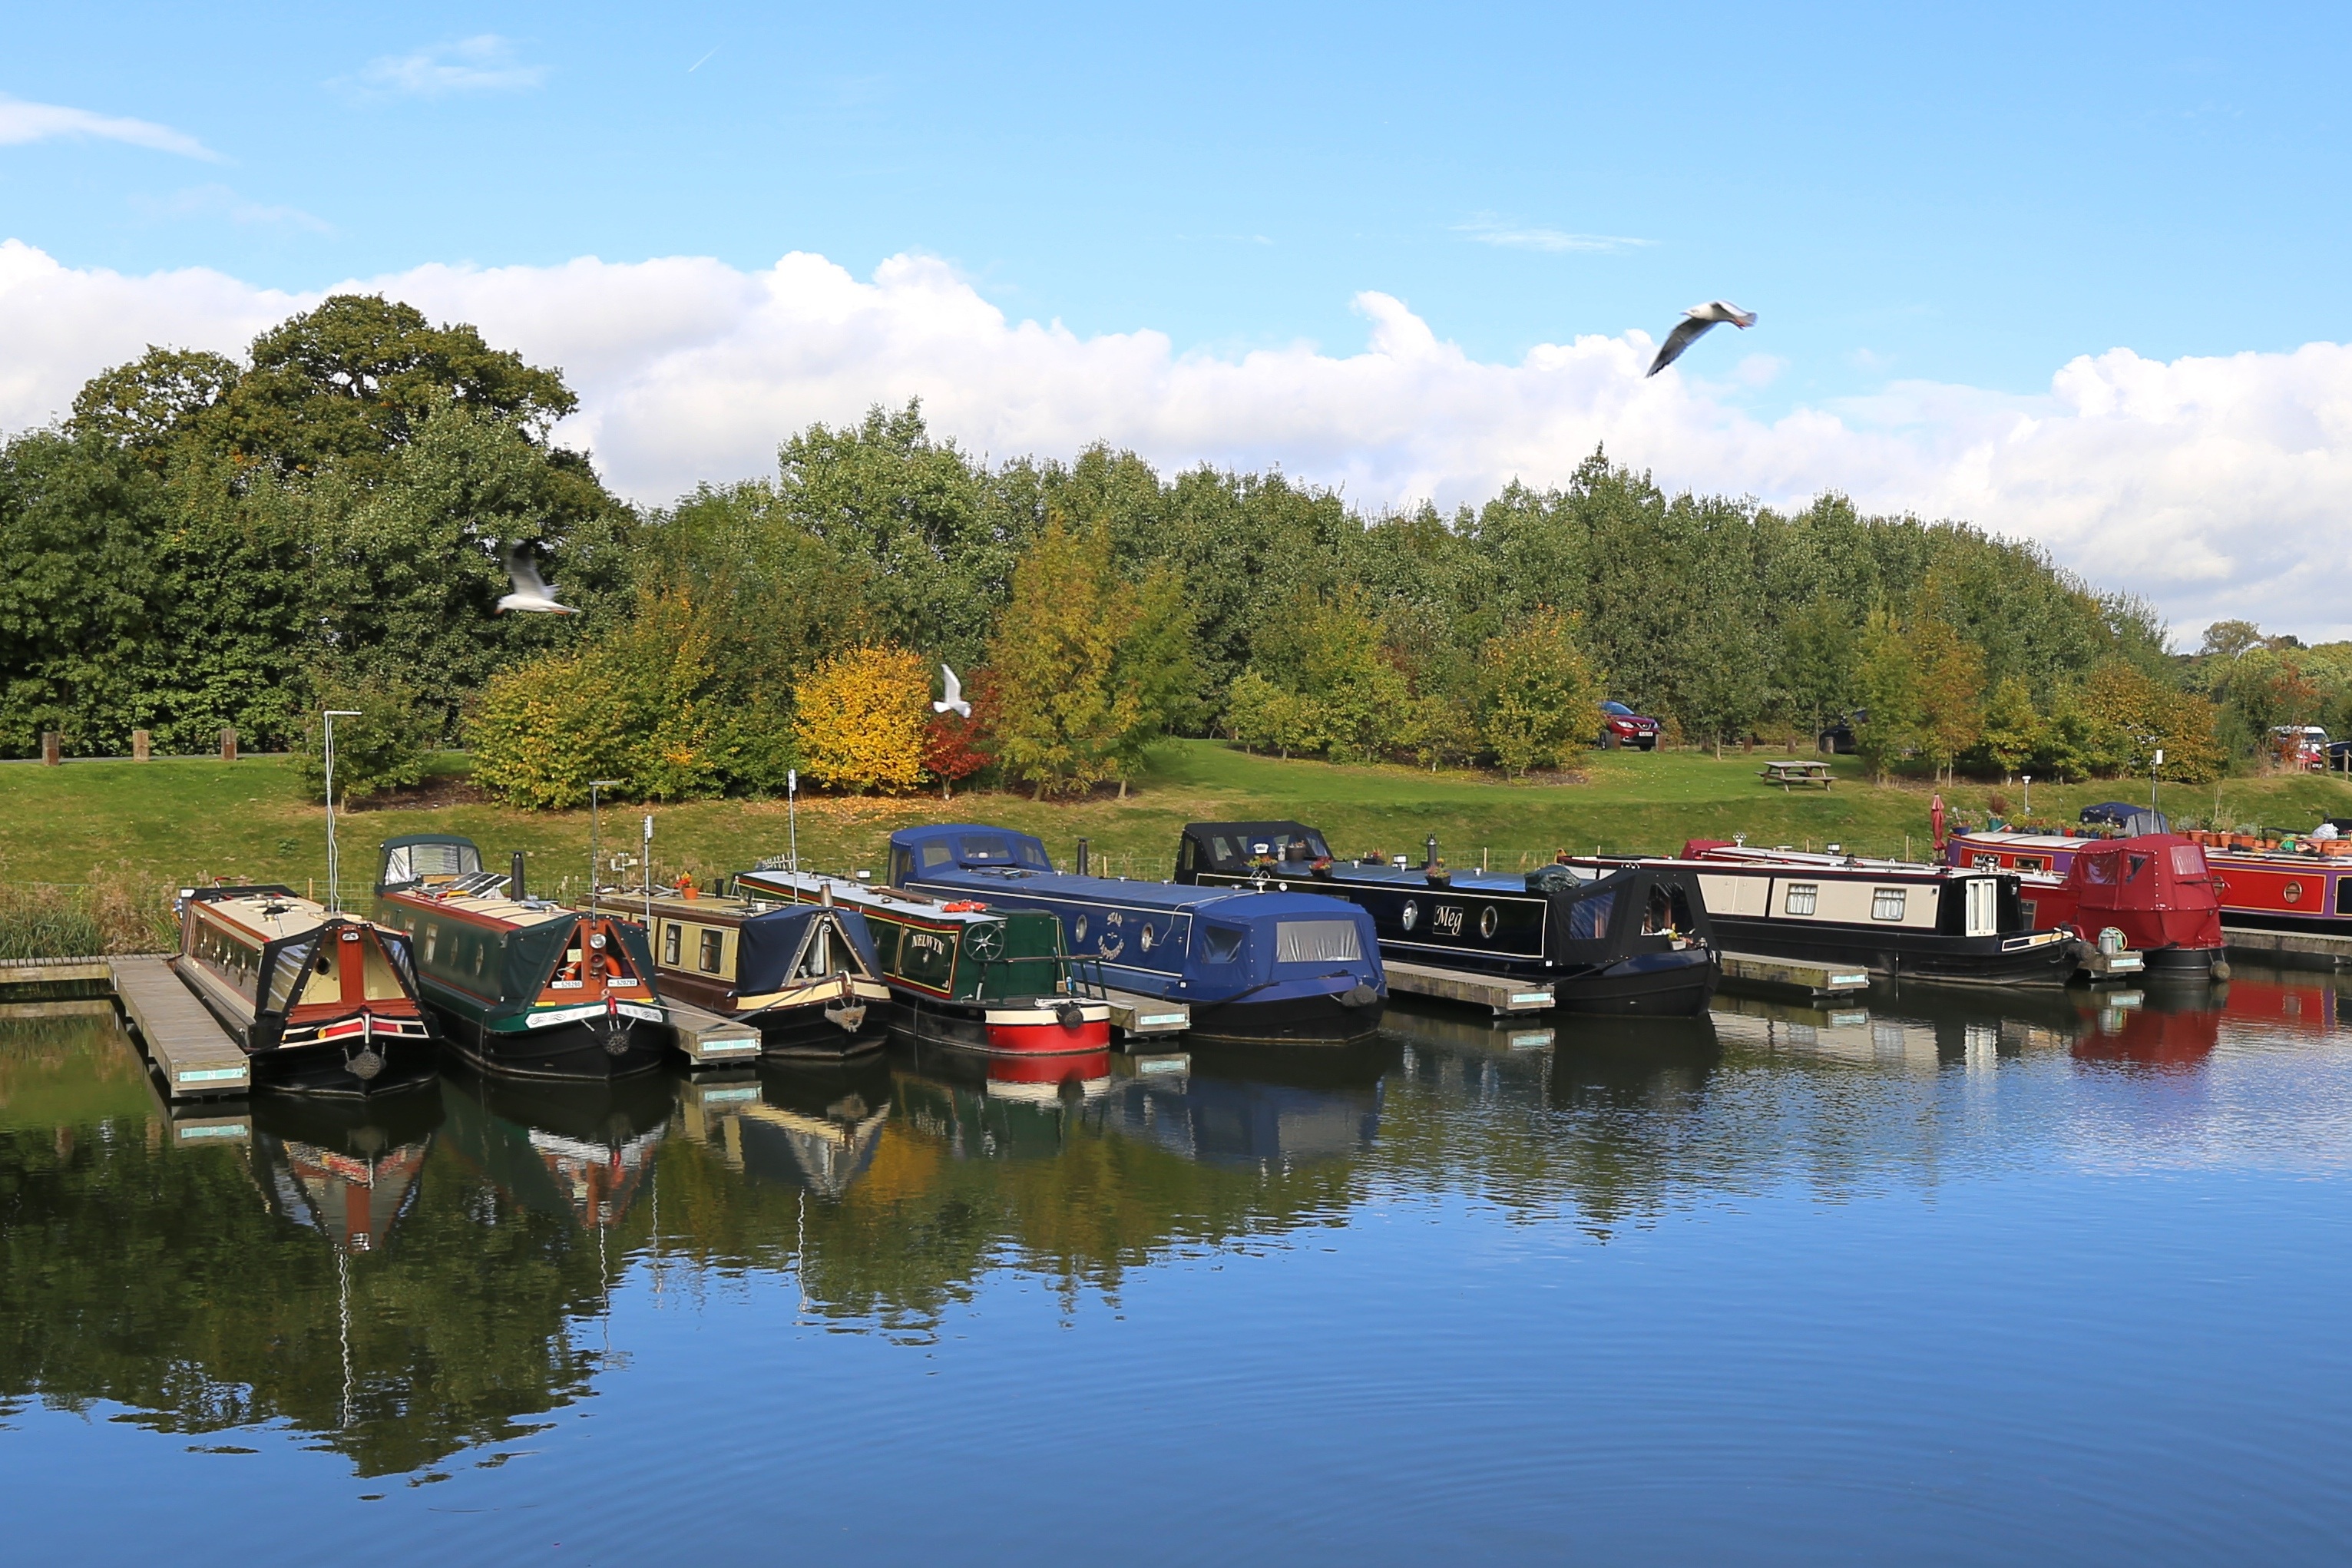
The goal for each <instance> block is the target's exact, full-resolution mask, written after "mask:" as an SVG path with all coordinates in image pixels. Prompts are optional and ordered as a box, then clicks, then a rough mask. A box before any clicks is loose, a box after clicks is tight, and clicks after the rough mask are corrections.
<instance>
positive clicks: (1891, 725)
mask: <svg viewBox="0 0 2352 1568" xmlns="http://www.w3.org/2000/svg"><path fill="white" fill-rule="evenodd" d="M1854 692H1855V695H1856V696H1858V697H1860V698H1861V699H1862V701H1863V704H1864V706H1863V708H1862V709H1861V710H1859V712H1860V713H1861V714H1862V715H1864V717H1862V718H1861V720H1860V721H1859V722H1857V723H1856V724H1855V725H1854V730H1853V741H1854V750H1855V751H1856V752H1859V753H1860V754H1861V756H1862V759H1863V761H1864V763H1866V764H1867V765H1868V766H1869V768H1870V773H1871V776H1872V777H1873V778H1874V779H1877V780H1879V781H1880V782H1882V783H1884V782H1885V779H1886V777H1887V775H1888V774H1889V773H1892V772H1893V771H1894V769H1895V763H1897V762H1899V761H1900V760H1901V759H1903V758H1904V757H1906V756H1908V755H1910V754H1912V753H1913V752H1916V751H1918V750H1919V749H1920V747H1921V744H1922V741H1923V738H1924V731H1925V730H1926V728H1927V710H1926V704H1925V703H1923V702H1922V701H1921V700H1920V694H1919V666H1918V661H1917V659H1916V656H1915V655H1914V653H1913V651H1912V647H1911V641H1910V639H1909V638H1908V637H1905V636H1904V634H1903V628H1902V626H1900V625H1899V624H1898V623H1897V622H1896V621H1895V617H1894V616H1890V615H1888V614H1887V613H1886V612H1885V611H1884V610H1878V611H1874V612H1872V614H1871V616H1870V619H1869V620H1868V621H1867V622H1865V623H1864V626H1863V630H1862V638H1861V642H1860V645H1859V647H1857V649H1856V651H1855V658H1854Z"/></svg>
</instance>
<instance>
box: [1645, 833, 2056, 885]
mask: <svg viewBox="0 0 2352 1568" xmlns="http://www.w3.org/2000/svg"><path fill="white" fill-rule="evenodd" d="M2077 842H2080V840H2077ZM1649 863H1650V864H1652V865H1658V864H1666V865H1675V866H1693V867H1696V868H1700V869H1702V870H1714V871H1721V870H1722V869H1723V868H1725V867H1727V866H1754V867H1757V868H1760V869H1766V870H1769V869H1771V868H1775V867H1780V868H1797V869H1802V870H1807V871H1819V872H1827V871H1852V872H1855V873H1857V874H1860V875H1866V876H1870V877H1876V878H1882V879H1883V878H1887V877H1926V878H1934V879H1938V880H1941V879H1948V878H1954V877H1972V876H1973V877H1984V876H1991V875H1993V874H1994V873H1992V872H1990V871H1979V870H1977V869H1976V868H1973V867H1968V866H1946V865H1943V864H1941V863H1939V862H1935V861H1926V860H1882V859H1872V858H1865V857H1864V856H1860V855H1825V854H1822V852H1820V851H1819V850H1804V849H1759V848H1758V847H1756V846H1754V845H1748V846H1746V847H1740V848H1734V849H1729V850H1725V849H1711V850H1709V851H1707V853H1706V854H1705V855H1703V856H1700V857H1698V858H1696V859H1675V858H1670V857H1666V856H1659V857H1655V858H1651V859H1650V860H1649ZM2000 875H2001V876H2014V875H2016V873H2015V872H2013V871H2004V872H2001V873H2000Z"/></svg>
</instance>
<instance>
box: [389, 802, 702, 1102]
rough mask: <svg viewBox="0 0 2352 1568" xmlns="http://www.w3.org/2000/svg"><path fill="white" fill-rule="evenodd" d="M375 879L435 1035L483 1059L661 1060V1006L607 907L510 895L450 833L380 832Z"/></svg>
mask: <svg viewBox="0 0 2352 1568" xmlns="http://www.w3.org/2000/svg"><path fill="white" fill-rule="evenodd" d="M375 890H376V918H377V919H378V920H379V921H382V922H383V923H384V924H386V925H389V926H393V927H395V928H396V929H398V930H399V931H404V932H405V933H406V934H407V937H408V944H409V948H410V951H411V952H414V953H415V960H416V975H417V988H418V991H419V992H420V993H421V994H422V995H423V997H424V999H425V1005H426V1006H428V1007H429V1008H431V1009H432V1011H433V1013H434V1015H435V1016H436V1018H437V1019H438V1020H439V1022H440V1025H441V1029H442V1034H443V1036H444V1037H445V1038H446V1039H447V1040H448V1042H449V1043H450V1044H451V1045H452V1046H453V1047H456V1048H457V1050H458V1051H459V1052H460V1053H461V1054H463V1055H464V1056H465V1057H466V1058H467V1059H469V1060H471V1061H473V1062H475V1063H476V1064H478V1066H480V1067H481V1068H483V1069H484V1070H485V1071H488V1072H494V1073H510V1074H514V1075H517V1076H519V1077H525V1078H563V1079H613V1078H625V1077H626V1076H628V1075H629V1074H631V1073H640V1072H651V1071H652V1070H653V1069H654V1068H657V1067H659V1066H660V1065H661V1063H662V1058H663V1056H664V1054H665V1053H666V1052H667V1049H668V1048H669V1038H670V1031H669V1027H668V1023H669V1016H668V1014H667V1012H666V1011H664V1009H663V1007H662V1005H661V995H660V993H659V992H658V991H657V990H656V987H655V985H654V982H653V978H652V976H653V973H654V964H653V959H652V955H651V954H650V953H648V952H646V937H645V932H644V931H643V930H642V929H641V928H639V927H637V926H635V925H634V924H631V923H630V922H629V921H625V920H623V919H621V918H620V917H619V916H618V914H617V913H614V912H612V911H587V910H573V909H566V908H565V907H563V906H562V905H561V904H557V903H551V902H549V901H548V900H541V899H531V898H527V897H523V896H520V894H521V889H514V891H513V893H512V894H510V893H509V879H508V877H507V876H506V875H505V874H503V873H500V872H495V871H484V870H483V869H482V855H481V851H480V850H479V849H478V848H476V847H475V846H474V842H473V840H472V839H470V838H460V837H455V836H453V835H449V834H438V833H423V834H411V835H408V836H407V837H401V838H393V839H387V840H386V841H385V842H384V844H383V847H382V849H381V851H380V859H379V867H378V875H377V878H376V889H375Z"/></svg>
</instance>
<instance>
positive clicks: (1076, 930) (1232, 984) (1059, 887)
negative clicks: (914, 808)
mask: <svg viewBox="0 0 2352 1568" xmlns="http://www.w3.org/2000/svg"><path fill="white" fill-rule="evenodd" d="M890 880H891V881H892V882H893V883H894V884H896V885H897V886H898V887H901V888H906V889H909V890H913V891H919V892H926V893H933V894H940V893H944V894H951V895H954V896H956V897H960V898H967V899H978V900H984V901H985V902H986V903H987V904H988V905H989V906H990V907H992V908H996V909H1006V910H1041V911H1044V912H1045V913H1049V914H1052V915H1054V916H1055V918H1057V919H1058V920H1060V921H1061V922H1062V929H1063V931H1064V934H1065V936H1066V940H1067V942H1068V944H1069V952H1070V955H1071V957H1073V958H1076V959H1083V960H1085V961H1087V963H1090V964H1098V965H1099V966H1100V968H1101V973H1102V979H1103V984H1106V985H1108V986H1111V987H1113V988H1114V989H1117V990H1119V991H1125V992H1129V993H1131V994H1136V995H1140V996H1150V997H1153V998H1156V999H1160V1000H1165V1001H1172V1002H1182V1003H1185V1004H1187V1005H1189V1006H1190V1008H1191V1009H1192V1033H1193V1034H1194V1035H1196V1036H1198V1037H1202V1038H1203V1039H1210V1040H1233V1041H1241V1042H1249V1043H1267V1044H1276V1043H1301V1044H1304V1043H1319V1044H1336V1043H1339V1042H1342V1041H1347V1040H1355V1039H1361V1038H1362V1037H1365V1036H1367V1035H1369V1034H1370V1033H1371V1032H1372V1031H1373V1030H1375V1029H1377V1028H1378V1027H1379V1026H1380V1021H1381V1010H1382V1008H1383V1007H1384V1006H1385V1005H1386V1003H1387V999H1388V977H1387V975H1386V974H1385V973H1382V971H1381V955H1380V939H1379V936H1378V934H1377V933H1376V932H1375V931H1373V928H1372V922H1371V920H1370V917H1369V916H1367V915H1366V914H1365V913H1364V912H1363V911H1362V910H1359V909H1357V908H1355V907H1354V906H1353V905H1351V904H1348V903H1343V902H1341V901H1339V900H1336V899H1328V898H1322V897H1319V896H1317V895H1315V894H1308V893H1284V892H1261V891H1256V890H1254V889H1247V890H1245V889H1229V888H1187V887H1179V886H1177V885H1176V884H1174V883H1171V882H1139V881H1129V880H1128V879H1124V878H1117V877H1089V876H1085V875H1080V874H1072V873H1067V872H1061V871H1056V870H1055V869H1054V863H1053V861H1052V859H1051V858H1049V857H1048V856H1047V855H1046V853H1045V845H1043V844H1042V843H1040V842H1038V841H1037V840H1036V839H1035V838H1034V837H1030V836H1029V835H1028V834H1026V833H1018V832H1014V831H1013V830H1011V829H1009V828H1003V827H988V826H981V825H979V824H977V823H955V824H950V825H947V826H938V827H908V828H901V829H899V830H898V832H896V833H894V834H892V835H891V836H890Z"/></svg>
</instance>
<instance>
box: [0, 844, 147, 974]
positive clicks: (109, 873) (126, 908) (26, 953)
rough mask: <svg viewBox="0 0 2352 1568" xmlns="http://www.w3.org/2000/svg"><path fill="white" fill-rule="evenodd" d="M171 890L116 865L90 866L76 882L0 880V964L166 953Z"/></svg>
mask: <svg viewBox="0 0 2352 1568" xmlns="http://www.w3.org/2000/svg"><path fill="white" fill-rule="evenodd" d="M177 892H178V889H177V888H176V887H173V886H166V885H163V884H156V885H152V886H151V885H149V884H148V883H146V882H145V881H143V880H142V879H139V878H137V877H134V876H132V875H131V872H130V870H129V869H128V868H121V867H118V868H115V869H113V870H107V869H104V868H92V869H91V871H90V873H89V880H87V881H82V882H12V881H6V880H0V961H5V960H8V959H25V958H95V957H98V956H100V955H101V954H105V953H110V952H170V951H171V950H173V948H176V947H177V946H178V945H179V932H178V928H177V927H176V925H175V924H174V923H173V918H172V900H173V897H174V895H175V894H176V893H177Z"/></svg>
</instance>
